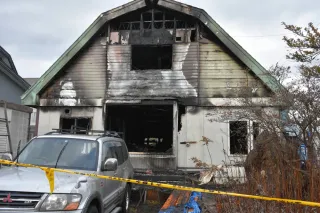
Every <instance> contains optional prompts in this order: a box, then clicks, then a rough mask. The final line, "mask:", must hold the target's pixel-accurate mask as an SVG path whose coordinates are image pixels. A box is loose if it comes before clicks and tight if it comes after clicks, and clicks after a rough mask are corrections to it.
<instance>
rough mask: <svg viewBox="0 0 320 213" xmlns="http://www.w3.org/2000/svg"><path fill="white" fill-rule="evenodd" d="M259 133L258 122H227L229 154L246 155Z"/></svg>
mask: <svg viewBox="0 0 320 213" xmlns="http://www.w3.org/2000/svg"><path fill="white" fill-rule="evenodd" d="M259 132H260V127H259V123H258V122H252V121H229V153H230V154H231V155H246V154H248V152H249V151H250V150H251V149H252V148H253V143H254V141H255V140H256V139H257V137H258V135H259Z"/></svg>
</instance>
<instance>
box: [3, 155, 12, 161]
mask: <svg viewBox="0 0 320 213" xmlns="http://www.w3.org/2000/svg"><path fill="white" fill-rule="evenodd" d="M0 159H1V160H9V161H12V159H13V157H12V155H11V154H10V153H5V154H3V155H2V156H1V158H0Z"/></svg>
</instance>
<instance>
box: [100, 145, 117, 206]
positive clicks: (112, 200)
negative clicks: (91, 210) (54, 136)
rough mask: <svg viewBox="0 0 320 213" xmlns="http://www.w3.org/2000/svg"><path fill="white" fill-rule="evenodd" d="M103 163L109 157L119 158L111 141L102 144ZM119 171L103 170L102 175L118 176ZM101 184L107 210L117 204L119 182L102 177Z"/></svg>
mask: <svg viewBox="0 0 320 213" xmlns="http://www.w3.org/2000/svg"><path fill="white" fill-rule="evenodd" d="M102 152H103V153H102V165H103V164H104V162H105V161H106V160H107V159H109V158H117V156H116V153H115V150H114V148H113V144H112V143H111V142H104V143H103V145H102ZM117 173H118V171H102V175H105V176H117ZM100 180H101V182H100V184H101V185H102V188H103V192H102V195H103V205H104V208H105V210H107V209H109V208H111V209H112V208H113V207H115V205H116V201H117V197H118V193H119V192H118V191H119V183H118V181H113V180H107V179H100Z"/></svg>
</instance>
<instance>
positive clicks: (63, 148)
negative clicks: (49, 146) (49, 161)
mask: <svg viewBox="0 0 320 213" xmlns="http://www.w3.org/2000/svg"><path fill="white" fill-rule="evenodd" d="M68 143H69V141H68V142H66V144H65V145H64V146H63V147H62V149H61V151H60V153H59V155H58V158H57V162H56V165H55V166H54V168H57V165H58V162H59V160H60V157H61V155H62V153H63V151H64V150H65V148H66V147H67V145H68Z"/></svg>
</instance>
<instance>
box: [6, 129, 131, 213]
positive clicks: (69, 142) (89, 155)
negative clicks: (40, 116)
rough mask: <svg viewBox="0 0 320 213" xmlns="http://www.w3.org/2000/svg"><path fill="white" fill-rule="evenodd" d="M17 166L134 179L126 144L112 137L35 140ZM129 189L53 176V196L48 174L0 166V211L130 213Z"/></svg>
mask: <svg viewBox="0 0 320 213" xmlns="http://www.w3.org/2000/svg"><path fill="white" fill-rule="evenodd" d="M14 161H16V162H19V163H28V164H34V165H39V166H45V167H51V168H61V169H67V170H73V171H80V172H85V173H94V174H99V175H107V176H115V177H121V178H132V177H133V167H132V165H131V163H130V161H129V156H128V150H127V147H126V144H125V142H124V141H123V140H122V139H121V138H120V137H114V136H110V135H109V136H108V135H103V136H89V135H75V134H68V135H67V134H50V135H43V136H38V137H35V138H33V139H32V140H31V141H30V142H28V144H27V145H26V146H25V147H24V148H23V149H22V150H21V152H20V154H19V155H18V157H16V158H15V159H14ZM130 192H131V185H130V184H128V183H125V182H119V181H113V180H107V179H99V178H94V177H88V176H82V175H75V174H67V173H62V172H55V187H54V192H53V193H52V194H50V187H49V182H48V180H47V178H46V176H45V173H44V171H42V170H40V169H37V168H24V167H19V166H2V168H1V169H0V212H11V213H15V212H19V213H21V212H24V213H28V212H49V211H50V212H65V211H72V212H75V213H80V212H81V213H102V212H103V213H105V212H112V213H116V212H126V213H127V212H129V202H130Z"/></svg>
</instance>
